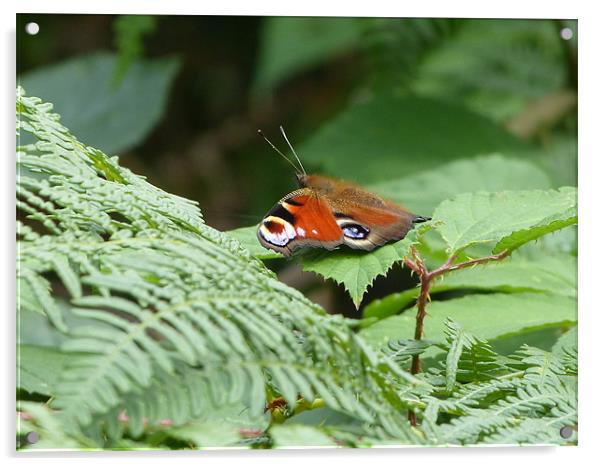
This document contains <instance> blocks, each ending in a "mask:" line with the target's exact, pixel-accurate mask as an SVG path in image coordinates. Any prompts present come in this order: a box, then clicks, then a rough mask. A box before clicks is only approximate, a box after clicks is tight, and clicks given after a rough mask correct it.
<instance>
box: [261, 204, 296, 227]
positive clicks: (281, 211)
mask: <svg viewBox="0 0 602 466" xmlns="http://www.w3.org/2000/svg"><path fill="white" fill-rule="evenodd" d="M270 216H273V217H280V218H281V219H282V220H284V221H286V222H288V223H290V224H291V225H294V224H295V216H294V215H293V214H291V213H290V212H289V211H288V210H286V209H285V208H284V207H282V205H281V204H280V203H278V204H276V205H275V206H274V207H273V208H272V210H270V211H269V212H268V214H267V215H266V217H270Z"/></svg>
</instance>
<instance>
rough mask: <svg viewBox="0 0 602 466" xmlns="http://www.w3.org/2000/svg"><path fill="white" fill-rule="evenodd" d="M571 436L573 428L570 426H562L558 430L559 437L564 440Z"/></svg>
mask: <svg viewBox="0 0 602 466" xmlns="http://www.w3.org/2000/svg"><path fill="white" fill-rule="evenodd" d="M572 435H573V427H572V426H564V427H563V428H562V429H560V436H561V437H562V438H564V439H568V438H571V436H572Z"/></svg>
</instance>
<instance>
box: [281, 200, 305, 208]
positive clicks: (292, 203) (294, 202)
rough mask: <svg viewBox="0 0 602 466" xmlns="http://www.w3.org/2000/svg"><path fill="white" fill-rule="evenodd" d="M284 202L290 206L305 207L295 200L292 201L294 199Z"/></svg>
mask: <svg viewBox="0 0 602 466" xmlns="http://www.w3.org/2000/svg"><path fill="white" fill-rule="evenodd" d="M284 202H286V203H287V204H288V205H294V206H297V207H299V206H302V205H303V203H302V202H299V201H295V200H294V199H292V198H291V199H285V200H284Z"/></svg>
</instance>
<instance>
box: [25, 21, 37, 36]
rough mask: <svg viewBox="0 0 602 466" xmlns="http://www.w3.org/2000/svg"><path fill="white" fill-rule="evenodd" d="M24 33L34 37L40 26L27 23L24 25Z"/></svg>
mask: <svg viewBox="0 0 602 466" xmlns="http://www.w3.org/2000/svg"><path fill="white" fill-rule="evenodd" d="M25 32H26V33H27V34H29V35H30V36H35V35H36V34H37V33H38V32H40V25H39V24H38V23H27V24H26V25H25Z"/></svg>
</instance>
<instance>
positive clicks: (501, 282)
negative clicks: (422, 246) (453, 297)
mask: <svg viewBox="0 0 602 466" xmlns="http://www.w3.org/2000/svg"><path fill="white" fill-rule="evenodd" d="M461 289H465V290H482V291H489V290H491V291H501V292H505V293H522V292H526V291H536V292H547V293H551V294H558V295H562V296H569V297H576V295H577V259H576V258H575V257H574V256H572V255H570V254H552V255H541V254H540V255H538V256H537V257H535V258H533V259H527V258H525V257H520V256H511V257H509V258H506V259H504V260H502V261H500V262H491V263H489V264H485V265H481V266H476V267H472V268H467V269H461V270H457V271H455V272H451V273H448V274H446V275H443V276H442V277H441V278H439V279H437V280H436V281H435V282H434V284H433V285H432V287H431V295H433V294H436V293H441V292H444V291H451V290H461ZM419 293H420V290H419V289H418V288H413V289H410V290H405V291H402V292H401V293H394V294H391V295H389V296H386V297H385V298H383V299H379V300H375V301H373V302H371V303H370V304H368V305H367V306H366V308H365V309H364V318H369V317H377V318H379V319H383V318H385V317H388V316H390V315H394V314H397V313H398V312H400V311H401V310H402V309H404V308H405V307H406V306H407V305H408V304H411V303H414V302H415V301H416V298H417V297H418V294H419Z"/></svg>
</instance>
